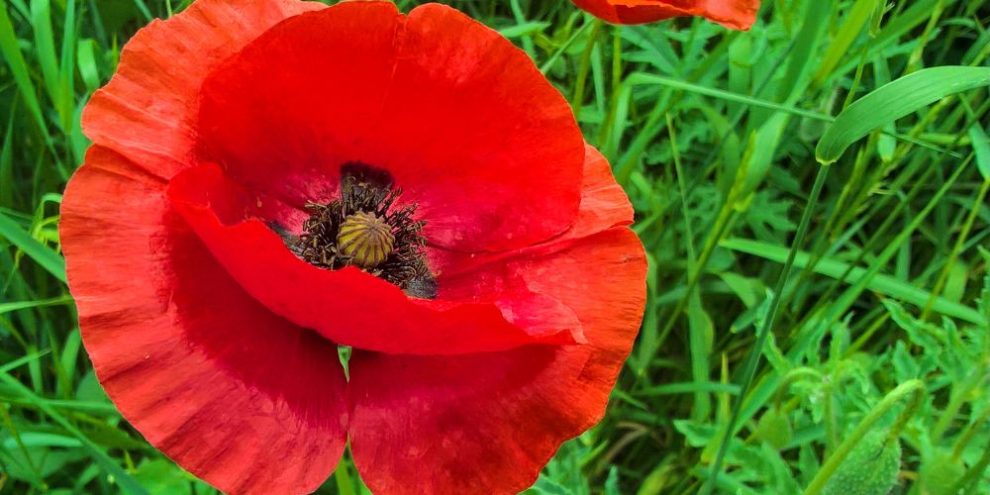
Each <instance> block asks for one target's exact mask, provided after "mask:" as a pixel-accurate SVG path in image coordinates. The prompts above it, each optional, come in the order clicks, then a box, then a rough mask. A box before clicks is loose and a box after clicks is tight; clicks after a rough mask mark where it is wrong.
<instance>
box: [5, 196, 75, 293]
mask: <svg viewBox="0 0 990 495" xmlns="http://www.w3.org/2000/svg"><path fill="white" fill-rule="evenodd" d="M0 237H3V238H4V239H7V240H8V241H10V243H11V244H13V245H15V246H17V248H18V249H20V250H21V251H24V254H26V255H28V257H30V258H31V259H33V260H34V261H36V262H37V263H38V264H39V265H41V266H42V268H44V269H45V270H47V271H48V273H50V274H52V276H54V277H55V278H57V279H59V280H61V281H62V282H65V259H63V258H62V257H61V256H59V255H58V254H57V253H55V252H54V251H52V250H51V249H48V248H47V247H46V246H45V245H43V244H41V243H40V242H38V241H36V240H35V239H34V238H33V237H31V236H30V235H29V234H28V233H27V232H25V231H24V229H22V228H21V227H20V226H19V225H17V222H14V221H13V220H11V219H10V218H9V217H7V216H6V215H4V214H2V213H0Z"/></svg>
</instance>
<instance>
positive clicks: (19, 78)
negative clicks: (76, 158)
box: [0, 4, 48, 138]
mask: <svg viewBox="0 0 990 495" xmlns="http://www.w3.org/2000/svg"><path fill="white" fill-rule="evenodd" d="M0 53H3V59H4V60H6V61H7V66H8V67H9V68H10V73H11V75H12V76H14V82H15V83H16V84H17V90H18V91H20V93H21V97H22V98H24V102H25V103H26V104H27V106H28V110H30V111H31V115H32V116H33V117H34V120H35V122H37V124H38V127H39V128H40V129H41V132H42V133H43V134H44V135H45V137H46V138H47V137H48V128H47V127H45V118H44V116H43V115H42V113H41V105H40V104H39V103H38V94H37V92H36V91H35V89H34V84H32V83H31V76H30V74H29V73H28V68H27V63H25V62H24V56H23V55H22V54H21V49H20V46H18V43H17V34H16V33H15V32H14V25H13V24H12V23H11V22H10V17H9V16H8V15H7V5H6V4H0Z"/></svg>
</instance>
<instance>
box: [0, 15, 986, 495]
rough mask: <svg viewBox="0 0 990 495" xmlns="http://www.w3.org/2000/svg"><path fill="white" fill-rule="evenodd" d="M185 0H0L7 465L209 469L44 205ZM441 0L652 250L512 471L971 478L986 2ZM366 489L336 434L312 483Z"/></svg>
mask: <svg viewBox="0 0 990 495" xmlns="http://www.w3.org/2000/svg"><path fill="white" fill-rule="evenodd" d="M187 3H188V2H186V1H182V0H174V1H172V2H171V3H169V2H167V1H153V0H98V1H97V0H0V50H2V54H3V59H4V63H3V64H2V65H0V139H2V143H3V144H2V152H0V493H3V494H8V493H9V494H22V493H28V494H33V493H57V494H69V493H121V492H124V493H141V492H142V491H144V492H148V493H156V494H157V493H161V494H190V493H197V494H205V493H212V489H210V488H209V487H208V486H207V485H205V484H203V483H201V482H198V481H197V480H195V479H194V478H192V477H191V476H189V475H188V474H185V473H184V472H182V471H181V470H180V469H178V468H177V467H175V466H174V465H173V464H172V463H171V462H170V461H169V460H167V459H166V458H164V457H163V456H162V455H161V454H160V453H158V452H157V451H156V450H155V449H154V448H152V447H151V446H150V445H148V444H147V443H146V442H145V441H144V440H143V439H142V438H141V436H140V435H138V434H137V433H136V432H135V431H134V430H133V429H132V428H131V427H129V426H128V425H127V424H126V423H125V422H123V421H122V420H121V418H120V415H119V414H118V413H117V412H116V410H115V408H114V407H113V405H112V404H111V403H110V402H109V401H108V400H107V399H106V397H105V395H104V394H103V393H102V391H101V389H100V387H99V385H98V383H97V381H96V380H95V378H94V376H93V373H92V370H91V366H90V363H89V361H88V360H87V357H86V354H85V352H84V350H83V349H82V348H81V345H80V338H79V330H78V328H77V324H76V319H75V313H74V307H73V304H72V300H71V298H70V297H69V294H68V292H67V290H66V287H65V284H64V263H63V259H62V257H61V255H60V250H59V239H58V232H57V228H56V226H57V223H58V210H59V203H60V201H61V195H60V193H61V191H62V190H63V187H64V185H65V182H66V179H67V178H68V177H69V175H70V174H71V173H72V171H73V169H74V168H75V167H76V166H78V164H79V162H80V160H81V157H82V156H83V152H84V150H85V149H86V147H87V144H88V143H87V140H86V138H85V137H84V136H83V135H82V133H81V131H80V128H79V113H80V110H81V108H82V106H83V105H84V104H85V102H86V100H87V97H88V95H89V94H90V93H91V92H92V91H93V90H95V89H96V88H98V87H99V86H100V85H102V84H103V83H105V82H106V81H107V79H108V78H109V77H110V75H111V74H112V73H113V70H114V66H115V64H116V62H117V59H118V55H119V52H120V47H121V45H122V44H123V43H125V42H126V41H127V39H128V37H129V36H131V35H132V34H133V33H134V31H135V30H137V29H138V28H139V27H141V26H142V25H144V24H146V23H147V22H148V21H149V20H150V19H151V18H153V17H167V16H169V15H170V14H172V13H175V12H177V11H179V10H181V9H182V8H183V7H184V6H185V5H186V4H187ZM397 3H398V4H399V5H400V7H401V8H403V9H409V8H411V7H412V6H413V5H415V4H416V3H419V2H415V1H409V0H399V1H398V2H397ZM447 3H450V4H452V5H455V6H457V7H458V8H461V9H462V10H465V11H467V12H469V13H470V14H471V15H473V16H474V17H476V18H477V19H480V20H481V21H483V22H484V23H486V24H487V25H489V26H492V27H494V28H496V29H499V30H500V31H501V32H502V33H503V34H504V35H505V36H507V37H509V38H510V39H511V40H512V41H513V42H514V43H516V44H517V45H519V46H520V47H522V48H523V49H525V50H526V51H527V52H528V53H529V54H530V55H531V56H532V57H533V59H534V60H535V61H536V63H537V64H538V65H539V66H540V67H541V68H542V70H543V71H544V72H545V73H546V74H547V76H548V77H550V78H551V80H552V81H553V82H554V83H555V84H556V85H557V87H558V88H559V89H560V90H561V92H562V93H563V94H564V95H565V96H566V97H567V98H568V99H569V100H570V101H571V102H572V103H573V105H574V108H575V112H576V115H577V117H578V120H579V121H580V123H581V125H582V127H583V129H584V131H585V135H586V136H587V139H588V140H589V141H590V142H592V143H593V144H595V145H597V146H599V147H600V148H601V149H602V151H603V152H604V153H605V154H606V155H607V156H608V157H609V159H610V160H611V163H612V164H613V167H614V170H615V174H616V177H617V178H618V180H619V182H620V183H621V184H622V186H623V187H624V188H625V189H626V191H627V192H628V193H629V195H630V197H631V199H632V201H633V203H634V205H635V207H636V212H637V222H636V225H635V229H636V231H637V232H638V233H639V235H640V236H641V238H642V240H643V242H644V243H645V245H646V248H647V251H648V253H649V258H650V261H651V268H650V272H649V301H648V305H647V309H646V316H645V320H644V322H643V329H642V332H641V334H640V337H639V340H638V342H637V345H636V348H635V349H634V351H633V354H632V356H631V357H630V359H629V361H628V364H627V366H626V369H625V370H624V372H623V374H622V376H621V379H620V381H619V385H618V387H617V388H616V390H615V392H614V394H613V396H612V401H611V403H610V407H609V413H608V416H607V418H606V419H605V420H604V421H603V422H602V423H601V424H600V425H599V426H597V427H595V428H594V429H592V430H591V431H589V432H587V433H586V434H584V435H582V436H581V437H579V438H577V439H575V440H574V441H571V442H569V443H567V444H565V445H564V447H563V448H562V449H561V451H560V452H559V453H558V455H557V456H556V457H555V458H554V460H553V461H552V462H551V463H550V465H549V466H548V467H547V468H546V470H545V471H544V473H543V475H542V476H541V478H540V480H539V481H538V483H537V484H536V486H535V487H534V488H533V489H532V490H531V491H532V493H538V494H572V493H573V494H590V493H594V494H598V493H606V494H610V495H614V494H620V493H621V494H644V495H645V494H693V493H698V492H701V491H705V490H707V491H709V492H711V493H739V494H790V493H807V494H810V495H813V494H816V493H842V494H843V495H856V494H859V493H862V494H867V493H869V494H872V493H884V490H886V489H888V488H890V489H892V490H893V493H905V494H924V493H928V494H932V495H943V494H956V493H968V494H988V493H990V471H988V464H990V337H988V334H990V275H988V262H990V251H988V249H990V203H988V199H987V197H988V189H990V144H988V141H987V134H986V133H987V123H988V118H987V115H988V114H987V110H988V108H990V99H988V94H987V93H988V91H987V89H988V83H990V69H988V63H987V59H988V56H990V43H988V41H990V31H988V30H987V23H988V21H990V2H986V1H982V0H974V1H959V0H912V1H907V0H891V1H886V0H765V1H764V6H763V9H762V12H761V20H760V21H759V22H758V23H757V25H756V26H755V27H754V28H753V29H752V30H751V31H750V32H746V33H740V32H731V31H727V30H725V29H724V28H721V27H719V26H717V25H714V24H711V23H708V22H704V21H701V20H690V19H681V20H676V21H671V22H664V23H660V24H656V25H652V26H639V27H614V26H609V25H606V24H603V23H600V22H598V21H596V20H594V19H593V18H591V17H589V16H587V15H584V14H582V13H580V12H579V11H578V10H577V9H575V8H574V7H573V6H572V5H571V4H570V3H569V2H566V1H563V0H458V1H450V2H447ZM942 66H954V67H951V68H946V69H932V68H935V67H942ZM891 81H894V82H893V83H891V84H890V85H887V84H888V83H890V82H891ZM816 152H817V154H816ZM831 161H834V163H832V164H831V165H829V166H824V165H823V164H822V163H823V162H831ZM785 266H787V267H789V268H790V270H784V268H785ZM782 275H783V276H782ZM877 438H879V439H880V440H879V441H878V440H876V439H877ZM870 439H873V440H870ZM895 443H896V444H897V445H900V446H901V452H900V453H899V462H898V463H896V464H894V466H895V470H896V471H897V473H896V478H892V477H891V478H890V479H889V481H887V480H884V479H882V478H883V476H882V475H881V473H882V472H883V471H884V469H882V467H881V465H880V464H878V463H879V459H880V458H881V457H882V456H883V455H893V454H891V452H893V451H892V450H890V449H895V448H896V445H895ZM857 446H859V447H860V448H858V449H856V448H854V447H857ZM864 446H865V447H864ZM895 453H896V452H895ZM716 464H717V465H719V469H718V471H719V472H720V473H721V474H720V475H718V476H714V475H713V473H714V472H715V470H714V469H712V468H713V465H716ZM888 474H891V473H888ZM871 481H873V482H878V483H879V484H880V485H881V486H880V488H879V489H878V491H876V492H869V491H866V489H867V486H868V483H869V482H871ZM892 483H893V484H894V486H890V485H891V484H892ZM365 492H366V489H365V488H364V487H363V486H362V485H361V483H360V481H359V479H358V477H357V475H356V472H355V470H354V467H353V465H352V464H351V463H350V461H349V460H348V459H347V458H345V460H344V461H343V462H342V463H341V464H340V467H339V468H338V470H337V472H336V473H335V474H334V476H333V477H332V478H331V479H330V480H328V482H327V484H326V485H325V486H324V487H323V488H321V489H320V491H319V493H328V494H329V493H339V494H358V493H365Z"/></svg>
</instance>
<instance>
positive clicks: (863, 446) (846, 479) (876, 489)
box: [821, 430, 901, 495]
mask: <svg viewBox="0 0 990 495" xmlns="http://www.w3.org/2000/svg"><path fill="white" fill-rule="evenodd" d="M900 469H901V443H900V441H899V440H897V439H894V440H891V441H888V440H887V434H886V432H885V431H882V430H879V431H871V432H870V433H867V434H866V436H865V437H863V439H862V440H861V441H860V442H859V443H858V444H857V445H856V447H855V448H853V449H852V451H851V452H849V456H847V457H846V458H845V459H844V460H843V461H842V464H840V465H839V468H838V469H836V471H835V473H834V474H833V475H832V477H831V478H829V480H828V483H826V484H825V488H824V489H823V490H822V492H821V493H822V495H887V494H888V493H890V490H891V489H892V488H894V485H895V484H897V473H898V472H899V471H900Z"/></svg>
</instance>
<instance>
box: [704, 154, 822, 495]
mask: <svg viewBox="0 0 990 495" xmlns="http://www.w3.org/2000/svg"><path fill="white" fill-rule="evenodd" d="M829 168H830V167H829V166H828V165H823V166H820V167H819V168H818V172H817V174H816V175H815V184H814V186H812V188H811V196H809V197H808V204H807V205H806V206H805V208H804V212H803V213H802V214H801V222H800V224H799V225H798V230H797V234H796V235H795V237H794V242H793V243H792V244H791V249H790V252H789V253H788V254H787V260H786V261H785V262H784V267H783V269H782V270H781V271H780V275H779V276H778V277H777V283H776V285H775V287H774V291H773V294H771V295H770V297H771V300H770V307H769V310H768V313H767V318H766V320H765V321H764V323H763V325H762V326H761V327H760V330H759V332H758V334H757V337H756V343H755V344H754V345H753V348H752V349H751V350H750V351H749V355H748V356H747V358H746V362H745V364H744V365H743V371H742V373H743V374H742V379H741V381H740V387H739V388H740V390H739V395H737V396H736V397H735V398H734V399H733V407H732V417H731V418H730V419H729V422H728V424H726V426H725V431H724V432H723V433H722V438H721V441H720V443H719V447H718V453H717V454H716V455H715V462H714V464H712V469H711V471H710V474H709V478H708V482H706V483H705V485H704V486H703V487H702V489H701V493H702V495H708V494H710V493H711V492H712V490H713V489H714V487H715V480H716V478H717V477H718V474H719V472H720V471H721V470H722V463H723V462H724V461H725V454H726V453H728V451H729V442H730V440H731V439H732V437H733V436H734V435H735V428H736V422H737V421H738V420H739V413H740V412H741V411H742V404H743V401H744V400H745V397H746V394H747V393H748V392H749V388H750V386H752V383H753V379H754V378H755V377H756V368H757V367H758V366H759V364H760V356H762V355H763V347H764V346H765V345H766V342H767V339H768V338H769V336H770V332H771V331H773V326H774V323H775V322H776V319H777V312H778V310H779V309H780V302H781V299H782V296H783V291H784V285H785V284H786V283H787V279H788V276H789V275H790V272H791V268H792V267H793V265H794V258H795V257H796V256H797V253H798V251H799V250H800V249H801V246H802V245H803V244H804V237H805V235H806V234H807V233H808V226H809V225H810V224H811V217H812V215H813V214H814V211H815V207H816V206H817V205H818V197H819V196H821V192H822V189H823V188H824V186H825V179H826V178H828V172H829Z"/></svg>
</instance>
